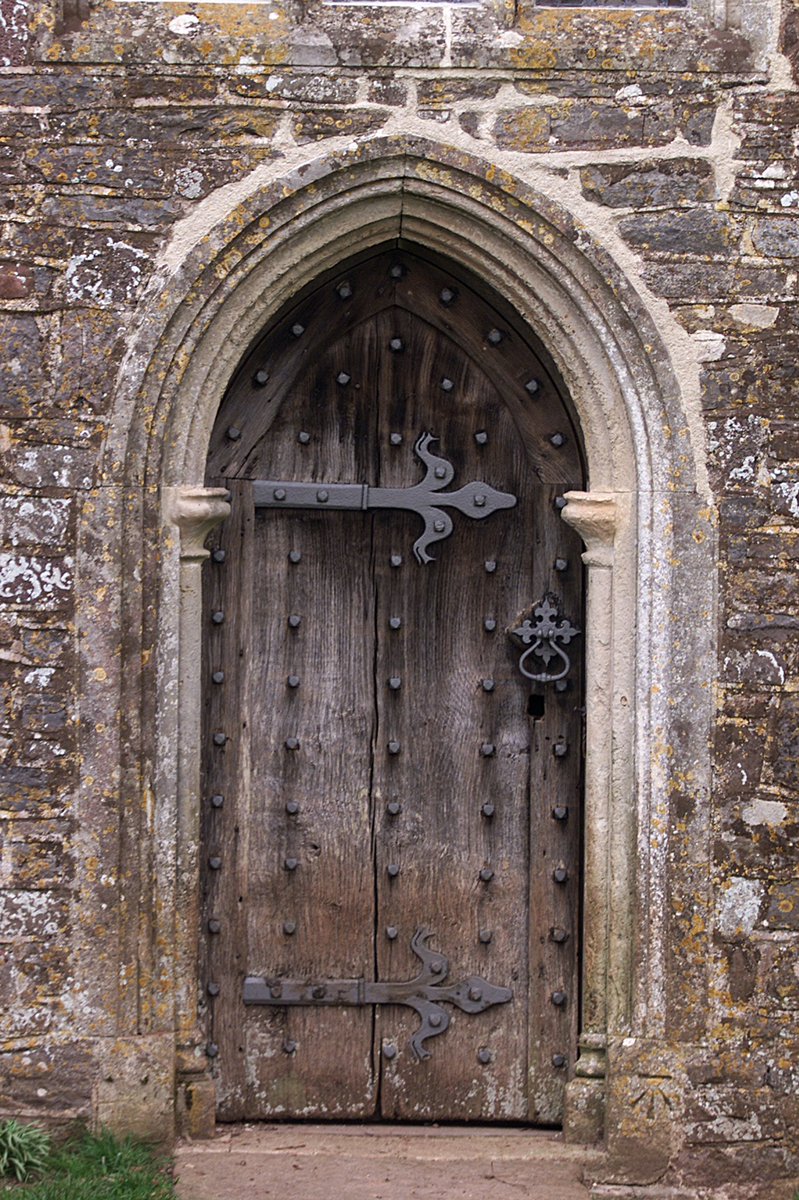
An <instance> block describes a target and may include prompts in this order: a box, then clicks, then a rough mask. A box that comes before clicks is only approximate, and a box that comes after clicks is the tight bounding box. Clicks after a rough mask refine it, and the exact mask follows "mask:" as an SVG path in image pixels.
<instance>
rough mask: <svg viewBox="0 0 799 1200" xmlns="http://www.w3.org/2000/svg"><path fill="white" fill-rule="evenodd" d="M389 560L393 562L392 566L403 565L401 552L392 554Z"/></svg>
mask: <svg viewBox="0 0 799 1200" xmlns="http://www.w3.org/2000/svg"><path fill="white" fill-rule="evenodd" d="M388 561H389V562H390V563H391V565H392V567H401V566H402V555H401V554H392V555H391V557H390V558H389V560H388Z"/></svg>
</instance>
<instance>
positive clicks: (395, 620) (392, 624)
mask: <svg viewBox="0 0 799 1200" xmlns="http://www.w3.org/2000/svg"><path fill="white" fill-rule="evenodd" d="M388 626H389V629H401V628H402V618H401V617H389V619H388Z"/></svg>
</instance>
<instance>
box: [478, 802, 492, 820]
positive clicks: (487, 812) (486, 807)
mask: <svg viewBox="0 0 799 1200" xmlns="http://www.w3.org/2000/svg"><path fill="white" fill-rule="evenodd" d="M494 811H495V810H494V805H493V804H488V803H487V804H483V805H481V807H480V812H481V813H482V814H483V816H484V817H493V815H494Z"/></svg>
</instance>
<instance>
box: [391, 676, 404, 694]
mask: <svg viewBox="0 0 799 1200" xmlns="http://www.w3.org/2000/svg"><path fill="white" fill-rule="evenodd" d="M388 686H389V687H390V688H391V690H392V692H396V691H397V690H398V689H399V688H400V687H401V686H402V680H401V678H400V677H399V675H392V676H391V678H390V679H389V681H388Z"/></svg>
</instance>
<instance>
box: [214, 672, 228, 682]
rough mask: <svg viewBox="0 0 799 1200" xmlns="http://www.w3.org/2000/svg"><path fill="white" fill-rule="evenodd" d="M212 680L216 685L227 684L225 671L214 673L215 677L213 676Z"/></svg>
mask: <svg viewBox="0 0 799 1200" xmlns="http://www.w3.org/2000/svg"><path fill="white" fill-rule="evenodd" d="M211 679H212V680H213V682H214V683H224V682H225V672H224V671H214V673H213V675H212V676H211Z"/></svg>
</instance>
